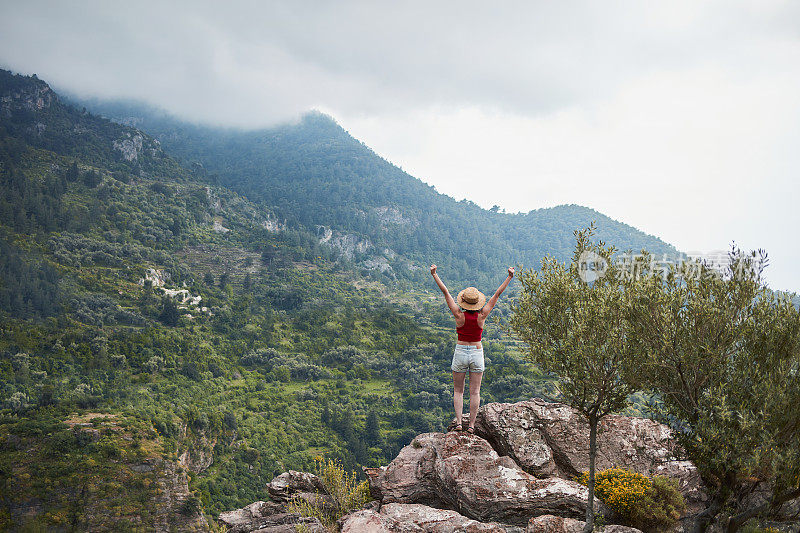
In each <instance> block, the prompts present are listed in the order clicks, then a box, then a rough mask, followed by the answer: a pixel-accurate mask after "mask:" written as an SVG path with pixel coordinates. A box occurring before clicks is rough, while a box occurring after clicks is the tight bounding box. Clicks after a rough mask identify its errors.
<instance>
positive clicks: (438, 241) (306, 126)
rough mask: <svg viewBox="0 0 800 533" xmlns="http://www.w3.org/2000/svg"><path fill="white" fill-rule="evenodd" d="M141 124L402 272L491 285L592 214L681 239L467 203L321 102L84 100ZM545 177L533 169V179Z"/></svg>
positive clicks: (239, 186) (559, 243)
mask: <svg viewBox="0 0 800 533" xmlns="http://www.w3.org/2000/svg"><path fill="white" fill-rule="evenodd" d="M83 103H84V105H87V106H88V107H90V108H92V109H94V110H96V111H97V112H99V113H101V114H103V115H105V116H107V117H109V118H111V119H112V120H115V121H118V122H122V123H126V124H135V125H136V126H137V127H139V128H141V129H143V130H144V131H147V132H148V133H150V134H151V135H153V136H154V137H155V138H157V139H158V140H159V141H161V143H162V145H163V147H164V148H165V149H166V150H167V151H169V152H170V153H171V154H174V155H176V156H177V157H179V158H180V159H181V160H182V161H183V162H184V164H185V165H187V166H193V165H194V167H197V168H200V167H202V168H203V169H204V170H205V172H206V173H208V175H210V176H214V178H215V179H216V180H218V181H217V182H218V183H219V184H221V185H224V186H226V187H229V188H231V189H233V190H235V191H236V192H238V193H239V194H242V195H244V196H246V197H247V198H249V199H250V200H252V201H256V202H259V203H261V204H262V205H265V206H268V207H269V208H270V209H274V211H275V213H276V214H277V216H278V218H279V219H281V220H285V221H286V222H287V223H288V224H289V225H291V226H299V227H303V228H305V229H306V230H308V231H312V232H315V233H316V234H317V235H318V236H319V237H320V240H325V241H327V244H329V245H331V246H333V247H335V248H336V249H337V251H338V252H339V253H340V256H343V257H344V258H345V259H348V260H350V261H353V262H354V263H355V264H356V265H358V266H359V267H361V268H366V269H377V270H380V271H381V272H383V273H384V275H387V276H389V277H392V276H394V275H400V276H403V277H411V278H412V279H414V280H415V281H423V279H424V275H425V273H426V272H427V268H426V267H427V266H428V265H429V264H430V263H434V262H435V263H437V264H439V265H440V266H442V267H443V268H442V273H443V275H444V276H445V277H446V279H448V280H452V281H456V282H460V283H476V282H477V284H478V285H479V286H481V287H485V290H492V287H493V286H494V285H496V283H498V282H499V281H500V280H501V279H502V277H503V275H504V272H505V269H506V267H507V266H509V265H514V264H523V265H525V266H534V267H537V266H538V265H539V261H540V260H541V258H542V257H544V256H545V255H546V254H550V255H553V256H555V257H557V258H558V259H560V260H562V261H566V260H568V259H570V258H571V256H572V251H573V249H574V236H573V230H575V229H576V228H583V227H587V226H588V225H589V224H591V223H592V222H593V221H594V222H595V223H596V225H597V227H598V237H599V238H601V239H603V240H605V241H606V242H610V243H614V244H615V245H616V246H618V247H619V248H620V249H621V250H622V251H625V250H633V251H636V252H638V251H640V250H641V249H647V250H649V251H651V252H653V253H656V254H663V253H667V254H670V255H676V254H677V250H676V249H675V248H674V247H673V246H671V245H669V244H667V243H665V242H663V241H661V240H660V239H658V238H656V237H653V236H651V235H647V234H645V233H643V232H641V231H639V230H637V229H635V228H633V227H631V226H628V225H626V224H624V223H621V222H618V221H616V220H613V219H611V218H609V217H607V216H605V215H603V214H602V213H599V212H597V211H595V210H593V209H590V208H587V207H582V206H578V205H562V206H558V207H553V208H547V209H536V210H532V211H530V212H528V213H524V214H523V213H520V214H509V213H502V212H495V211H490V210H485V209H482V208H480V207H479V206H477V205H476V204H474V203H472V202H470V201H461V202H457V201H455V200H454V199H453V198H451V197H449V196H446V195H443V194H440V193H438V192H436V190H435V189H434V188H433V187H431V186H430V185H427V184H425V183H423V182H422V181H421V180H419V179H417V178H414V177H413V176H410V175H408V174H407V173H405V172H404V171H403V170H401V169H400V168H398V167H396V166H394V165H392V164H391V163H389V162H387V161H386V160H384V159H383V158H381V157H380V156H378V155H377V154H376V153H375V152H373V151H372V150H371V149H370V148H369V147H368V146H366V145H365V144H364V143H362V142H360V141H359V140H357V139H354V138H353V137H352V136H350V135H349V134H348V133H347V132H346V131H345V130H344V129H342V128H341V127H340V126H339V125H338V124H337V123H336V122H335V121H334V120H333V119H332V118H330V117H328V116H326V115H323V114H321V113H317V112H312V113H309V114H307V115H305V116H304V117H302V118H301V119H300V120H299V121H298V122H297V123H295V124H287V125H281V126H277V127H274V128H269V129H262V130H255V131H238V130H231V129H223V128H213V127H201V126H196V125H191V124H187V123H184V122H180V121H178V120H176V119H174V118H172V117H170V116H169V115H167V114H165V113H163V112H159V111H157V110H154V109H152V108H149V107H147V106H144V105H140V104H135V103H119V102H97V101H85V102H83ZM534 179H535V178H534Z"/></svg>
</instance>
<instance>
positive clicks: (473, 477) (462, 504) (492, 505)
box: [364, 432, 601, 526]
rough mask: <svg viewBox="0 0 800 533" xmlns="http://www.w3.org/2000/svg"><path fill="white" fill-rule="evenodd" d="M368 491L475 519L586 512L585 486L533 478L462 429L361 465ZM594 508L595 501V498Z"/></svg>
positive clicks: (520, 520) (516, 520)
mask: <svg viewBox="0 0 800 533" xmlns="http://www.w3.org/2000/svg"><path fill="white" fill-rule="evenodd" d="M364 472H365V473H366V474H367V476H368V478H369V480H370V491H371V493H372V496H373V497H374V498H376V499H379V500H381V501H382V502H383V503H384V504H388V503H422V504H425V505H428V506H431V507H437V508H440V509H452V510H455V511H458V512H459V513H461V514H463V515H465V516H467V517H470V518H472V519H474V520H478V521H480V522H488V521H493V520H494V521H498V522H504V523H509V524H515V525H519V526H525V525H527V523H528V519H529V518H530V517H532V516H537V515H541V514H556V515H559V516H569V517H576V518H577V517H581V516H585V513H586V502H587V498H588V493H587V489H586V487H584V486H583V485H580V484H579V483H576V482H574V481H569V480H566V479H559V478H546V479H539V478H537V477H535V476H533V475H531V474H529V473H527V472H525V471H524V470H522V469H521V468H520V467H519V466H517V464H516V463H515V462H514V460H513V459H511V458H510V457H507V456H505V457H501V456H499V455H498V454H497V452H496V451H495V450H494V449H493V448H492V447H491V445H490V444H489V443H488V442H487V441H486V440H484V439H483V438H481V437H479V436H477V435H470V434H468V433H456V432H451V433H423V434H421V435H418V436H417V437H416V438H414V440H412V441H411V444H409V445H408V446H406V447H404V448H403V449H402V450H401V451H400V453H399V454H398V455H397V457H396V458H395V459H394V460H393V461H392V462H391V463H390V464H389V465H388V466H386V467H380V468H365V469H364ZM596 506H597V507H596V510H597V511H600V509H601V504H600V503H599V502H598V503H596Z"/></svg>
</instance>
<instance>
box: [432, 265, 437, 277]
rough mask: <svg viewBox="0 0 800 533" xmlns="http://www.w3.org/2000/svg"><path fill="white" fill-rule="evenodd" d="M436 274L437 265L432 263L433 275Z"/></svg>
mask: <svg viewBox="0 0 800 533" xmlns="http://www.w3.org/2000/svg"><path fill="white" fill-rule="evenodd" d="M435 275H436V265H431V276H435Z"/></svg>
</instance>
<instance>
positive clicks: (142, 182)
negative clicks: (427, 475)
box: [0, 71, 655, 531]
mask: <svg viewBox="0 0 800 533" xmlns="http://www.w3.org/2000/svg"><path fill="white" fill-rule="evenodd" d="M169 120H170V121H172V119H169ZM170 123H172V122H170ZM146 124H147V123H146V121H144V122H142V123H140V124H138V125H137V127H132V126H129V125H125V124H120V123H115V122H111V121H109V120H107V119H104V118H102V117H99V116H97V115H95V114H93V113H91V112H89V111H86V110H85V109H83V108H82V106H79V107H76V106H74V105H71V104H70V103H69V102H67V101H66V100H64V99H63V98H61V97H60V96H59V95H58V94H56V93H55V92H54V91H53V90H52V89H51V88H50V87H49V86H48V85H47V84H46V83H45V82H44V81H42V80H39V79H38V78H36V77H33V76H19V75H14V74H12V73H10V72H7V71H0V192H2V194H0V530H6V529H11V530H68V529H75V530H92V531H112V530H120V529H144V530H169V529H170V528H172V529H175V530H192V529H197V528H201V527H203V526H202V525H203V524H208V523H209V521H213V520H214V519H215V518H216V516H217V515H218V513H219V512H221V511H225V510H228V509H235V508H237V507H242V506H244V505H246V504H248V503H250V502H253V501H256V500H258V499H260V498H263V490H264V487H265V485H266V484H267V483H268V482H269V481H270V480H271V479H272V478H273V477H274V476H275V475H277V474H279V473H281V472H284V471H286V470H289V469H294V470H309V469H311V468H312V466H313V464H314V457H315V456H316V455H318V454H324V455H326V456H328V457H332V458H337V459H339V460H341V461H342V463H343V464H344V465H345V467H346V468H347V469H349V470H355V471H357V472H360V471H361V470H360V467H361V466H377V465H380V464H386V463H387V462H388V461H389V460H390V459H391V458H393V457H394V456H395V455H397V453H398V452H399V450H400V449H402V448H403V447H404V446H406V445H407V444H408V443H409V442H410V441H411V439H412V438H413V437H414V436H415V435H417V434H419V433H423V432H428V431H442V430H444V429H445V426H446V424H447V421H448V414H449V412H450V410H451V409H452V392H451V389H450V387H451V376H450V372H449V362H450V358H451V356H452V340H453V331H452V324H451V318H450V317H449V316H448V314H447V310H446V308H445V306H444V305H443V303H442V301H441V298H440V296H438V295H435V294H434V293H433V290H434V287H433V285H432V283H431V282H430V279H429V278H428V275H427V271H426V270H424V269H423V266H427V265H426V263H427V261H428V260H429V259H433V260H437V261H439V262H440V263H441V264H442V266H443V269H444V268H449V269H450V272H452V273H453V274H452V276H448V277H447V278H446V279H448V281H451V280H453V281H457V280H458V277H459V276H462V277H463V278H464V279H467V277H468V276H469V274H470V273H471V271H470V270H469V269H470V268H471V266H470V265H477V266H478V267H480V266H481V265H484V266H486V267H487V268H488V267H492V268H498V269H501V267H502V269H501V270H500V271H499V274H502V273H503V271H504V265H505V263H516V262H521V259H519V258H520V257H522V252H520V254H517V252H515V251H514V250H513V248H512V246H511V244H509V242H506V240H513V239H514V238H518V239H523V237H524V236H525V235H528V234H529V233H525V232H534V233H530V234H535V235H539V236H540V239H542V240H543V239H546V238H548V236H551V237H552V239H554V241H553V242H556V241H557V242H561V241H560V240H559V239H562V238H563V242H564V243H565V244H564V246H566V243H567V242H568V240H569V236H570V232H571V231H572V229H574V228H573V227H572V226H569V227H567V226H565V225H564V224H565V221H566V222H567V223H568V224H570V225H575V227H578V226H579V225H580V224H576V222H579V219H580V217H582V216H589V215H591V217H590V218H592V217H594V215H593V214H592V212H591V211H589V210H586V209H585V208H577V207H564V208H560V209H554V210H541V211H535V212H533V213H530V214H527V215H508V216H501V215H502V214H497V213H491V212H488V211H485V210H482V209H480V208H478V207H477V206H475V205H473V204H470V203H468V202H455V201H453V200H452V199H449V198H447V197H445V196H442V195H439V194H437V193H436V192H435V191H434V190H433V189H432V188H430V187H428V186H427V185H424V184H423V183H421V182H419V181H418V180H415V179H414V178H411V177H410V176H407V175H406V174H404V173H402V171H400V170H399V169H396V168H395V167H393V166H391V165H389V164H388V163H386V162H385V161H383V160H382V159H380V158H379V157H377V156H376V155H374V154H373V153H372V152H371V151H369V149H367V148H366V147H364V146H363V145H362V144H360V143H358V141H355V140H354V139H352V138H351V137H350V136H349V135H347V134H346V133H345V132H343V131H342V130H341V128H339V127H338V126H337V125H336V124H335V123H333V122H332V121H331V120H330V119H329V118H327V117H324V116H320V115H311V116H309V117H306V118H305V119H304V120H303V121H301V122H300V123H298V124H295V125H288V126H283V127H281V128H275V129H272V130H268V131H264V132H261V133H260V134H256V133H254V132H249V133H245V132H223V131H222V130H209V129H203V128H193V127H190V126H185V125H181V126H180V129H177V130H175V131H174V132H173V134H172V135H169V134H167V133H165V132H164V131H161V132H159V131H157V130H156V129H155V128H154V129H153V130H152V132H153V133H152V135H151V134H150V133H148V132H147V131H143V130H142V129H139V128H138V127H139V126H140V127H141V128H145V126H146ZM184 131H186V132H189V133H182V132H184ZM204 135H205V137H204ZM259 135H261V137H259ZM247 146H249V147H250V148H249V149H250V150H251V151H252V155H251V156H248V155H246V154H247V152H242V150H243V147H247ZM206 148H207V149H208V150H209V152H208V153H209V157H208V159H204V158H201V157H200V155H202V153H203V150H205V149H206ZM192 154H196V155H197V157H190V156H191V155H192ZM226 154H227V155H226ZM304 154H305V155H304ZM211 156H213V157H211ZM224 157H228V158H230V163H225V162H224V161H225V160H224ZM245 157H252V158H253V162H250V163H245V162H244V161H241V159H242V158H245ZM339 160H340V161H339ZM337 161H339V162H337ZM370 169H372V170H370ZM234 171H235V172H234ZM356 177H358V180H356ZM259 184H261V185H259ZM365 184H366V185H365ZM315 187H320V188H321V189H322V190H323V191H324V194H321V193H316V192H315V191H314V188H315ZM395 190H396V191H397V194H396V195H395V194H393V193H392V191H395ZM259 191H261V192H259ZM248 194H250V195H252V196H253V197H252V198H251V197H250V196H248ZM303 195H308V201H307V202H303V201H302V198H303ZM351 199H352V202H353V203H354V205H355V206H356V207H355V208H354V207H353V206H351V205H348V204H347V203H346V202H347V201H350V200H351ZM359 213H361V214H359ZM552 213H557V214H559V216H557V217H554V216H551V214H552ZM469 216H474V218H475V219H476V220H485V221H487V224H489V225H490V228H489V229H488V230H480V229H475V228H474V227H473V226H471V225H469V224H466V225H464V224H462V225H461V226H459V227H458V228H456V227H450V226H446V225H444V224H446V221H447V217H456V218H458V217H461V218H460V220H464V219H466V218H468V217H469ZM359 217H361V218H359ZM514 217H517V218H514ZM570 217H572V218H570ZM364 220H369V221H370V224H372V223H373V222H374V223H375V224H376V225H375V226H374V227H373V226H372V225H370V224H366V223H365V222H364ZM511 220H528V221H530V226H531V228H533V229H525V228H521V227H511V226H508V227H506V228H505V229H503V228H504V226H502V224H501V222H502V221H511ZM437 221H438V223H440V224H442V225H443V226H442V227H440V231H438V232H436V235H434V236H430V237H429V236H426V231H425V227H426V226H425V225H426V224H432V223H434V222H437ZM587 222H588V219H587ZM504 223H505V222H504ZM509 224H510V223H509ZM317 226H322V227H320V228H318V227H317ZM609 226H610V227H612V228H615V230H614V231H629V232H631V235H632V238H636V239H643V240H645V241H646V240H647V239H648V238H647V237H646V236H643V234H641V233H637V232H636V231H635V230H632V229H629V228H628V229H626V228H627V227H626V226H624V225H619V224H617V225H614V224H610V225H609ZM601 227H602V224H601ZM465 228H466V229H465ZM448 231H450V232H451V233H450V234H448V233H447V232H448ZM503 231H506V232H507V233H503ZM514 232H518V233H519V234H520V235H522V236H523V237H519V236H518V237H514V235H515V233H514ZM525 238H527V237H525ZM471 239H474V240H476V242H478V243H483V244H480V246H475V247H474V248H473V249H480V250H483V251H482V252H481V253H479V254H475V255H474V256H471V255H467V256H466V257H465V256H464V253H463V251H464V249H467V248H468V247H467V246H466V244H469V242H470V240H471ZM481 239H483V240H481ZM367 241H368V242H367ZM647 242H649V241H647ZM654 242H655V241H654ZM486 243H490V244H491V243H494V244H492V246H493V245H496V246H497V247H498V249H499V250H501V251H500V252H497V253H495V251H494V250H493V249H492V248H491V247H489V248H486V249H484V248H483V246H489V245H490V244H486ZM439 245H441V248H437V246H439ZM447 246H449V247H447ZM520 246H524V243H523V244H521V245H520ZM537 246H544V244H542V243H533V242H531V243H528V247H529V251H528V252H525V253H529V254H533V253H534V252H533V250H536V249H538V248H536V247H537ZM554 246H555V245H554ZM637 246H638V245H637ZM384 247H385V248H389V249H390V250H389V251H386V250H384ZM552 252H553V253H561V254H564V253H566V252H563V251H561V252H559V251H558V248H556V247H554V248H553V249H552ZM429 253H430V254H431V257H430V258H429V257H428V254H429ZM436 254H438V255H436ZM502 254H506V255H505V256H504V255H502ZM525 257H527V256H525ZM380 258H383V261H381V259H380ZM439 258H443V259H444V261H440V260H439ZM451 258H452V263H450V264H448V263H447V261H448V260H450V259H451ZM526 260H527V259H526ZM381 265H388V266H389V267H391V270H389V269H386V268H384V267H383V266H381ZM415 267H416V268H418V269H419V270H415V269H414V268H415ZM382 269H383V271H382ZM381 272H382V273H381ZM491 275H495V274H494V272H491V273H490V274H486V276H485V278H484V279H485V280H489V281H491V280H490V279H489V278H490V277H491ZM423 279H424V283H423V282H422V281H421V280H423ZM478 281H480V279H479V280H478ZM487 283H488V282H487ZM489 288H493V287H491V286H487V290H488V289H489ZM506 305H507V300H505V299H504V300H503V301H501V302H500V305H499V306H498V316H502V314H503V310H504V308H505V307H506ZM484 339H485V341H486V342H485V346H486V352H487V365H488V366H487V371H486V374H485V378H484V386H483V388H482V397H483V399H484V401H486V402H490V401H498V402H511V401H517V400H521V399H526V398H530V397H532V396H537V397H552V396H554V395H555V383H554V379H553V377H551V376H547V375H543V374H542V373H540V372H539V371H538V370H537V369H536V368H535V367H533V366H532V365H531V364H530V363H528V362H526V361H525V359H524V358H523V356H522V354H521V352H520V351H519V349H518V348H517V346H516V341H514V340H513V339H510V338H508V337H507V336H506V335H505V333H504V331H503V330H502V328H501V327H499V326H498V325H495V324H490V325H488V326H487V328H486V330H485V332H484Z"/></svg>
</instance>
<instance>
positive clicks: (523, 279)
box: [510, 227, 638, 532]
mask: <svg viewBox="0 0 800 533" xmlns="http://www.w3.org/2000/svg"><path fill="white" fill-rule="evenodd" d="M593 229H594V228H593V227H590V228H588V229H586V230H583V231H576V232H575V237H576V241H577V242H576V246H575V253H574V256H573V261H572V263H570V264H569V265H566V266H565V265H563V264H561V263H559V262H558V261H557V260H556V259H555V258H553V257H551V256H548V257H546V258H545V259H543V260H542V268H541V270H540V271H538V272H537V271H535V270H532V269H527V270H525V271H523V272H522V273H521V276H520V283H521V284H522V295H521V296H520V298H519V299H518V300H517V302H516V303H515V305H514V307H513V313H514V314H513V316H512V318H511V320H510V327H511V328H512V329H513V331H514V332H515V333H516V334H517V335H518V336H519V337H520V338H521V339H522V340H523V341H525V343H526V344H527V345H528V347H529V352H528V355H529V357H530V358H531V360H533V361H534V362H535V363H536V364H537V365H539V366H540V367H541V368H542V369H543V370H545V371H548V372H553V373H555V374H556V375H558V376H559V377H560V378H561V380H560V382H559V391H560V393H561V396H562V398H563V401H564V402H565V403H568V404H569V405H571V406H572V407H574V408H575V409H577V410H578V411H579V412H580V413H581V414H582V415H583V416H584V417H585V418H586V420H587V421H588V423H589V474H588V480H587V486H588V487H589V501H588V506H587V508H586V526H585V529H584V531H586V532H589V531H591V530H592V528H593V527H594V507H593V503H594V488H595V479H594V474H595V457H596V455H597V425H598V423H599V422H600V420H602V419H603V417H605V416H606V415H608V414H610V413H613V412H616V411H619V410H620V409H622V408H623V407H625V405H626V403H627V400H628V397H629V396H630V395H631V394H632V393H633V392H635V390H636V389H635V388H633V387H632V386H631V385H630V381H628V380H626V377H628V376H629V375H633V374H635V373H636V371H637V366H638V357H637V355H638V354H636V353H635V352H634V351H633V350H632V347H631V340H630V336H629V334H628V331H629V327H628V325H627V324H626V322H625V320H624V317H625V294H626V293H625V291H624V290H623V284H624V282H625V279H624V277H623V272H622V271H621V270H620V269H619V268H618V267H617V265H616V264H615V263H614V262H613V261H612V257H613V255H614V248H613V247H611V246H605V244H604V243H603V242H602V241H600V242H598V243H592V242H591V240H590V237H591V236H592V235H593V234H594V233H593ZM587 258H589V259H591V261H589V260H587ZM590 262H591V263H599V264H601V265H602V269H601V270H600V269H598V270H599V271H601V272H602V275H599V276H598V277H597V279H595V280H593V281H592V280H589V281H587V278H586V272H587V271H586V270H584V267H588V266H589V263H590ZM593 266H594V265H593Z"/></svg>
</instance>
